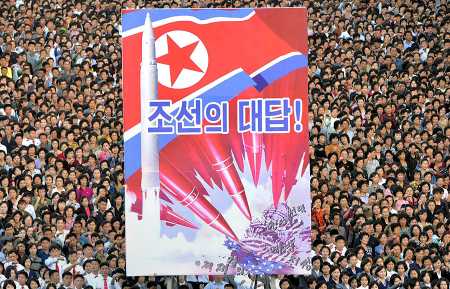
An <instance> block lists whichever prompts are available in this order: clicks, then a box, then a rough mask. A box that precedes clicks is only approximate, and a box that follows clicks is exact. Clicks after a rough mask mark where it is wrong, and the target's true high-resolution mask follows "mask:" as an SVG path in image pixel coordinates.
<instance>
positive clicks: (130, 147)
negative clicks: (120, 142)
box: [124, 133, 141, 180]
mask: <svg viewBox="0 0 450 289" xmlns="http://www.w3.org/2000/svg"><path fill="white" fill-rule="evenodd" d="M124 146H125V156H124V158H125V162H124V163H125V179H126V180H128V178H129V177H131V176H132V175H133V174H134V173H136V172H137V171H138V170H139V169H140V168H141V134H140V133H138V134H137V135H135V136H133V137H132V138H131V139H129V140H127V141H126V142H125V144H124Z"/></svg>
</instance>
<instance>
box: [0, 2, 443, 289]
mask: <svg viewBox="0 0 450 289" xmlns="http://www.w3.org/2000/svg"><path fill="white" fill-rule="evenodd" d="M244 6H250V7H274V6H283V7H286V6H304V7H307V8H308V13H309V21H308V33H309V47H310V51H309V66H310V72H309V78H310V82H309V92H310V113H309V128H310V132H311V134H310V135H311V146H310V155H311V176H312V178H311V195H312V199H313V206H312V207H313V209H312V222H313V226H312V246H313V252H312V274H311V276H259V277H258V279H257V280H255V277H254V276H236V277H233V276H223V277H220V276H219V277H215V278H213V280H211V278H208V276H178V277H157V278H155V277H139V278H128V279H127V278H126V277H125V266H126V263H125V257H124V253H125V252H124V248H125V246H124V215H123V214H124V209H123V207H124V205H123V203H124V200H123V195H124V187H123V185H124V184H123V143H122V121H123V119H122V109H121V106H122V101H121V99H122V97H121V96H122V93H121V87H120V83H121V55H120V32H121V25H120V9H122V8H141V7H160V8H163V7H244ZM449 20H450V18H449V14H448V13H447V3H446V2H445V1H442V0H441V1H439V0H437V1H431V0H430V1H411V0H404V1H399V0H396V1H394V0H392V1H387V0H384V1H375V0H369V1H365V0H361V1H332V0H326V1H297V0H292V1H291V0H265V1H254V0H235V1H228V0H218V1H212V0H211V1H195V0H186V1H181V0H174V1H167V0H163V1H162V0H158V1H156V0H155V1H147V2H145V3H144V1H131V0H130V1H123V3H122V2H120V1H112V0H111V1H100V0H83V1H73V0H51V1H50V0H15V1H14V0H3V1H2V2H1V5H0V143H1V144H0V233H1V237H0V247H1V251H0V282H1V284H0V285H1V286H2V288H3V289H38V288H40V289H69V288H73V289H81V288H86V289H125V288H133V289H146V288H149V289H161V288H162V289H164V288H167V289H199V288H201V289H203V288H205V287H206V289H223V288H227V289H232V288H236V289H252V288H261V289H262V288H264V289H294V288H302V289H303V288H308V289H335V288H336V289H427V288H430V289H448V288H449V280H450V227H449V219H450V217H449V207H448V202H449V200H450V198H449V194H448V190H449V166H450V155H449V147H450V127H449V120H448V119H449V116H450V115H449V113H450V111H449V110H450V104H449V100H450V98H449V96H450V90H449V89H448V83H449V76H450V74H449V60H450V58H449V55H450V54H449V51H450V37H449V36H450V34H449V31H450V21H449ZM293 33H295V31H293Z"/></svg>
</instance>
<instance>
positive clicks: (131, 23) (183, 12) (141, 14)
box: [122, 8, 253, 32]
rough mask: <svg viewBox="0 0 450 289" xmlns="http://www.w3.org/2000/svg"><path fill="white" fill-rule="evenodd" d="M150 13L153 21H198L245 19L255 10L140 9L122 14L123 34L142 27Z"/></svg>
mask: <svg viewBox="0 0 450 289" xmlns="http://www.w3.org/2000/svg"><path fill="white" fill-rule="evenodd" d="M149 12H150V17H151V18H152V21H158V20H162V19H166V18H171V17H176V16H192V17H195V18H197V19H198V20H207V19H210V18H215V17H226V18H244V17H246V16H248V15H249V14H250V13H252V12H253V9H198V10H197V9H196V10H193V9H183V8H180V9H139V10H135V11H132V12H128V13H125V14H122V32H125V31H127V30H130V29H133V28H136V27H139V26H142V25H143V24H144V21H145V16H146V15H147V13H149Z"/></svg>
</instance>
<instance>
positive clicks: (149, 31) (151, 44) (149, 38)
mask: <svg viewBox="0 0 450 289" xmlns="http://www.w3.org/2000/svg"><path fill="white" fill-rule="evenodd" d="M155 57H156V56H155V37H154V35H153V27H152V19H151V18H150V13H147V15H146V16H145V22H144V26H143V31H142V62H143V63H148V62H150V63H152V64H153V63H155Z"/></svg>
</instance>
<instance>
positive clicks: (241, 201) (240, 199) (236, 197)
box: [231, 189, 252, 220]
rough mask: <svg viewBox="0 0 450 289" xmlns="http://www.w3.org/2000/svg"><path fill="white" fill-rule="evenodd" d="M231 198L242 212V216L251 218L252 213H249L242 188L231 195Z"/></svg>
mask: <svg viewBox="0 0 450 289" xmlns="http://www.w3.org/2000/svg"><path fill="white" fill-rule="evenodd" d="M231 198H232V199H233V201H234V203H235V204H236V206H237V207H238V208H239V210H240V211H241V212H242V214H244V216H245V217H246V218H247V219H248V220H251V219H252V214H251V213H250V207H249V205H248V201H247V196H246V195H245V191H244V189H242V191H240V192H238V193H236V194H233V195H231Z"/></svg>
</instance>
